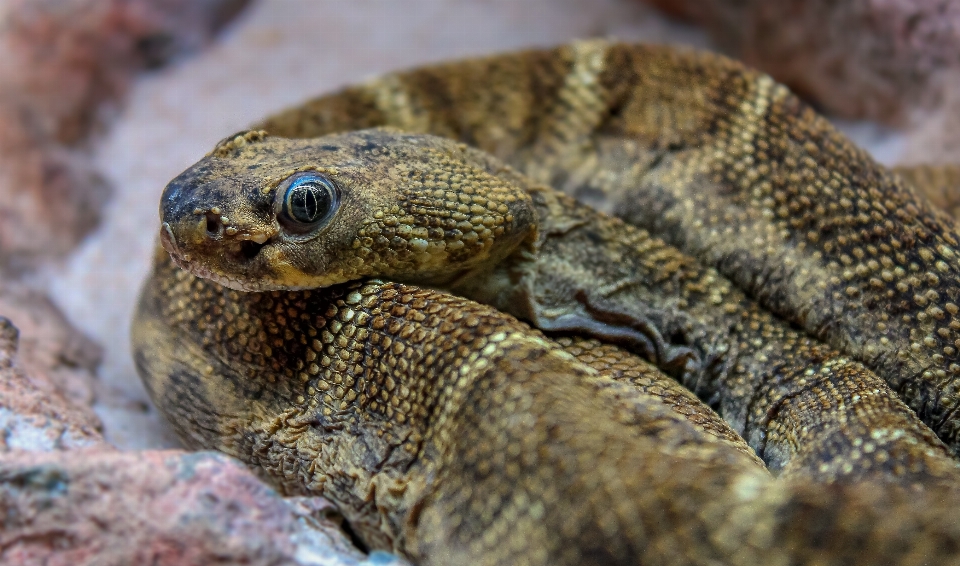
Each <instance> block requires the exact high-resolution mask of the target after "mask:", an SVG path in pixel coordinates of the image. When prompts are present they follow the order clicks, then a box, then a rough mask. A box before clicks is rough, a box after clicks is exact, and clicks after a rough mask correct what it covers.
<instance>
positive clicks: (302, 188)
mask: <svg viewBox="0 0 960 566" xmlns="http://www.w3.org/2000/svg"><path fill="white" fill-rule="evenodd" d="M288 202H289V210H290V216H292V217H293V218H294V220H296V221H298V222H303V223H304V224H310V223H312V222H316V221H317V219H318V218H319V217H320V216H321V215H322V214H324V213H326V211H327V210H328V209H329V208H330V193H329V192H328V191H327V190H326V188H325V187H322V186H318V185H316V184H314V183H304V184H302V185H297V186H296V187H294V188H293V189H292V190H291V192H290V200H289V201H288Z"/></svg>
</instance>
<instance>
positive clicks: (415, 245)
mask: <svg viewBox="0 0 960 566" xmlns="http://www.w3.org/2000/svg"><path fill="white" fill-rule="evenodd" d="M524 183H525V181H524V179H523V178H522V177H521V176H520V175H518V174H517V173H515V172H513V171H512V170H511V169H509V168H508V167H507V166H506V165H503V164H502V163H500V162H498V161H496V160H495V159H494V158H492V157H490V156H487V155H486V154H484V153H482V152H480V151H478V150H473V149H471V148H468V147H466V146H464V145H462V144H459V143H457V142H454V141H451V140H446V139H443V138H438V137H433V136H426V135H416V134H405V133H401V132H397V131H391V130H383V129H376V130H362V131H357V132H351V133H348V134H339V135H332V136H326V137H322V138H315V139H285V138H276V137H272V136H269V135H267V134H266V133H265V132H262V131H248V132H243V133H240V134H237V135H236V136H232V137H230V138H227V139H226V140H224V141H222V142H220V143H219V144H218V145H217V147H216V148H215V149H214V150H213V151H212V152H210V153H209V154H208V155H207V156H205V157H204V158H203V159H202V160H200V161H199V162H198V163H196V164H195V165H193V166H192V167H191V168H189V169H187V170H186V171H185V172H183V173H182V174H180V175H179V176H177V177H176V178H175V179H173V180H172V181H171V182H170V183H169V184H168V185H167V186H166V188H165V189H164V191H163V196H162V199H161V203H160V220H161V228H160V241H161V243H162V244H163V246H164V248H165V249H166V250H167V252H169V253H170V255H171V256H172V257H173V259H174V261H175V262H176V263H177V264H178V265H179V266H180V267H182V268H184V269H186V270H188V271H190V272H191V273H193V274H194V275H196V276H199V277H204V278H207V279H212V280H214V281H216V282H218V283H220V284H222V285H225V286H227V287H231V288H233V289H238V290H243V291H265V290H277V289H308V288H315V287H325V286H328V285H334V284H338V283H343V282H346V281H351V280H354V279H359V278H363V277H385V278H391V279H396V280H401V281H416V282H417V283H420V284H431V285H444V284H447V283H449V282H451V281H455V280H457V279H460V278H463V277H465V276H467V275H469V274H470V273H472V272H475V271H477V270H482V269H485V268H486V267H488V266H491V265H493V264H494V263H496V262H498V261H500V260H502V259H503V258H505V257H506V256H508V255H510V254H511V253H513V252H514V251H515V250H517V249H518V247H520V245H521V244H522V243H524V242H529V241H532V240H533V239H535V238H536V226H537V218H536V213H535V211H534V209H533V205H532V202H531V200H530V197H529V196H528V194H527V193H526V191H525V187H524Z"/></svg>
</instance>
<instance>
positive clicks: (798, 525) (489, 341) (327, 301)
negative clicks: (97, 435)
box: [133, 252, 960, 566]
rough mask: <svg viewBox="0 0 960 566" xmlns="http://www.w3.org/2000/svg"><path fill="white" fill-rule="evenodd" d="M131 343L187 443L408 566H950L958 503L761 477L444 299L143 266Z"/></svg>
mask: <svg viewBox="0 0 960 566" xmlns="http://www.w3.org/2000/svg"><path fill="white" fill-rule="evenodd" d="M133 329H134V331H133V346H134V353H135V358H136V362H137V367H138V369H139V371H140V373H141V375H142V377H143V379H144V383H145V384H146V385H147V387H148V390H149V391H150V393H151V395H152V396H153V398H154V400H155V402H156V403H157V406H158V407H159V408H160V409H161V411H163V412H164V413H165V414H166V415H167V417H168V418H170V420H171V423H172V424H173V425H174V427H175V428H176V430H177V431H178V432H179V433H180V434H181V435H182V437H183V438H184V440H185V441H186V442H187V444H188V445H190V446H193V447H205V448H217V449H219V450H222V451H224V452H227V453H228V454H232V455H234V456H236V457H238V458H240V459H242V460H244V461H246V462H247V463H249V464H251V465H252V466H253V467H254V468H255V469H257V470H258V471H259V472H260V474H261V475H262V476H263V477H265V478H266V479H267V480H269V481H272V482H273V483H274V484H275V485H277V487H278V488H279V489H280V490H281V491H283V492H284V493H287V494H316V495H323V496H325V497H328V498H330V499H332V500H333V501H334V502H336V503H337V504H338V506H339V507H340V509H341V510H342V512H343V513H344V514H345V515H346V517H347V518H348V520H349V521H350V523H351V526H352V527H353V530H354V532H355V533H357V535H358V536H359V537H361V539H362V540H363V541H364V542H365V543H366V544H367V545H369V546H370V547H371V548H386V549H392V550H395V551H397V552H400V553H402V554H404V555H405V556H407V557H409V558H411V559H413V560H415V561H417V562H418V563H420V564H423V565H441V564H442V565H448V564H470V565H503V566H507V565H511V566H513V565H517V566H528V565H529V566H535V565H536V566H539V565H543V566H546V565H548V564H549V565H558V566H567V565H570V566H573V565H596V566H599V565H621V564H622V565H628V564H629V565H634V564H658V565H674V564H675V565H686V564H730V565H734V564H736V565H738V566H750V565H767V564H811V563H817V564H823V565H841V564H842V565H856V564H863V565H874V564H900V565H907V566H909V565H921V564H930V563H936V564H960V523H958V522H957V521H956V520H955V517H956V511H955V509H956V508H957V504H958V503H960V492H958V491H957V490H954V489H949V488H946V487H940V488H934V489H931V490H921V491H916V490H904V489H902V488H900V487H899V486H891V485H873V484H869V483H864V484H857V485H843V484H835V485H822V484H814V483H809V482H807V481H803V480H800V479H795V480H792V481H788V482H784V481H782V480H774V479H772V478H771V477H770V476H769V475H768V474H767V473H766V472H765V471H764V470H763V469H762V468H761V467H760V466H758V465H757V462H756V460H755V459H753V458H750V457H749V456H748V455H746V454H744V453H743V452H742V451H740V450H738V449H736V448H735V447H733V446H731V445H730V444H729V443H727V442H724V441H721V440H719V439H718V438H717V437H716V436H712V435H710V434H706V433H704V432H703V431H702V430H701V429H700V428H698V427H696V426H694V425H692V424H691V423H690V422H689V421H688V420H687V419H686V418H685V416H684V415H683V414H680V413H678V412H675V411H673V410H671V409H670V408H669V407H668V406H667V405H665V404H664V403H663V402H661V400H660V399H659V398H658V397H657V396H656V395H657V394H656V393H655V394H654V396H650V395H647V394H644V393H642V392H638V390H637V389H635V388H633V387H630V386H629V385H626V384H623V383H616V382H614V381H612V380H611V379H609V378H608V377H606V376H604V375H600V374H598V373H597V372H596V371H595V370H592V369H591V368H590V367H588V366H586V365H584V364H582V363H579V362H577V361H576V360H574V359H573V357H572V356H571V355H570V354H567V353H565V352H563V351H562V350H560V349H559V347H558V346H556V345H555V344H554V343H552V342H551V341H549V340H547V339H545V338H543V337H542V336H541V335H539V334H536V333H533V332H532V331H531V330H530V329H529V328H528V327H526V326H525V325H523V324H522V323H519V322H518V321H516V320H515V319H512V318H511V317H509V316H506V315H503V314H501V313H499V312H497V311H495V310H493V309H491V308H489V307H484V306H481V305H478V304H476V303H472V302H470V301H468V300H465V299H462V298H459V297H456V296H452V295H447V294H444V293H441V292H438V291H430V290H424V289H419V288H416V287H412V286H409V285H403V284H399V283H380V282H377V281H370V282H366V283H355V284H350V285H345V286H338V287H332V288H329V289H323V290H319V291H302V292H272V293H243V292H237V291H231V290H229V289H226V288H223V287H221V286H219V285H218V284H216V283H213V282H211V281H208V280H204V279H198V278H195V277H193V276H192V275H190V274H188V273H186V272H184V271H182V270H179V269H177V268H176V267H175V266H174V265H173V263H172V262H171V261H170V259H169V258H168V257H166V254H163V253H162V252H160V254H159V255H158V256H157V257H156V259H155V264H154V272H153V273H152V274H151V276H150V278H149V279H148V281H147V283H146V285H145V287H144V289H143V294H142V296H141V301H140V303H139V307H138V310H137V314H136V319H135V324H134V326H133ZM575 346H576V345H575V344H573V343H571V347H572V348H573V347H575ZM607 348H609V347H607ZM603 357H605V356H601V359H602V358H603ZM605 364H607V362H601V363H600V365H605ZM607 365H608V364H607Z"/></svg>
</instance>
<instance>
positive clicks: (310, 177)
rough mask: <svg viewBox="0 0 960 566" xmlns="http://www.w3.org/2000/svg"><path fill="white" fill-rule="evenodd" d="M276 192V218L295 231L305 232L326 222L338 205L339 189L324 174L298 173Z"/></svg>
mask: <svg viewBox="0 0 960 566" xmlns="http://www.w3.org/2000/svg"><path fill="white" fill-rule="evenodd" d="M284 185H286V187H285V188H283V186H281V190H280V191H278V192H277V196H278V197H279V198H280V201H279V202H278V203H277V204H278V205H279V206H278V209H279V210H278V214H277V218H278V219H279V220H280V223H281V224H283V226H284V227H285V228H286V229H287V230H289V231H290V232H294V233H296V234H304V233H306V232H310V231H312V230H315V229H316V228H317V227H319V226H321V225H323V224H325V223H326V222H327V221H328V220H330V218H332V217H333V213H334V212H336V210H337V207H338V206H339V205H340V190H339V189H338V188H337V186H336V185H335V184H334V183H333V181H331V180H330V179H327V178H326V177H324V176H323V175H320V174H318V173H315V172H311V171H308V172H305V173H297V174H296V175H293V176H292V177H290V178H289V179H287V180H286V181H284Z"/></svg>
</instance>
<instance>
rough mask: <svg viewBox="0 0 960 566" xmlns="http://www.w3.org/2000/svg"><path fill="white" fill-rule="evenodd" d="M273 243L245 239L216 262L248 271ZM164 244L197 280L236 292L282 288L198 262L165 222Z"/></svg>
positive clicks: (229, 247) (162, 228) (265, 239)
mask: <svg viewBox="0 0 960 566" xmlns="http://www.w3.org/2000/svg"><path fill="white" fill-rule="evenodd" d="M258 240H259V241H258ZM271 241H272V239H271V238H256V239H254V238H244V239H238V240H235V241H233V242H231V243H230V244H229V245H228V246H227V247H226V248H225V249H223V252H225V253H222V254H220V255H219V256H215V257H216V260H215V262H214V263H226V264H230V265H232V266H235V267H237V268H239V269H238V271H241V272H242V271H245V270H244V269H243V267H245V266H246V267H249V266H250V264H251V263H252V262H253V261H254V260H255V259H256V258H257V257H258V256H259V255H260V252H261V251H262V250H263V249H264V248H265V247H267V245H269V244H270V242H271ZM160 244H161V245H162V246H163V249H164V250H166V252H167V253H168V254H170V258H171V259H173V262H174V263H175V264H176V265H177V267H179V268H180V269H183V270H184V271H186V272H188V273H190V274H191V275H193V276H194V277H199V278H201V279H207V280H209V281H213V282H214V283H218V284H220V285H223V286H224V287H228V288H230V289H234V290H236V291H245V292H259V291H272V290H276V289H278V288H279V287H278V286H276V285H272V284H270V282H269V281H265V280H263V279H261V278H253V277H242V276H231V275H229V274H228V273H227V271H228V270H224V269H217V268H216V266H212V267H211V266H208V265H205V264H204V263H203V262H201V261H196V258H194V257H193V256H192V255H191V254H190V253H189V252H185V251H184V250H183V249H182V248H181V246H179V245H178V244H177V238H176V236H175V235H174V233H173V229H172V228H171V226H170V224H169V223H167V222H164V223H163V225H162V226H161V228H160Z"/></svg>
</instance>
